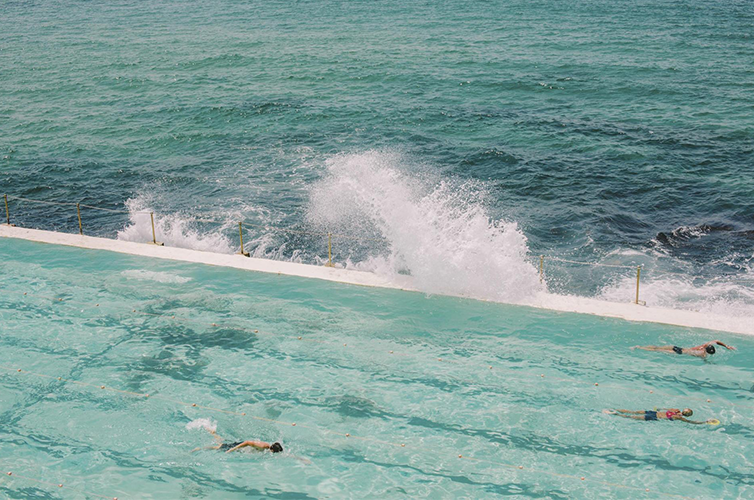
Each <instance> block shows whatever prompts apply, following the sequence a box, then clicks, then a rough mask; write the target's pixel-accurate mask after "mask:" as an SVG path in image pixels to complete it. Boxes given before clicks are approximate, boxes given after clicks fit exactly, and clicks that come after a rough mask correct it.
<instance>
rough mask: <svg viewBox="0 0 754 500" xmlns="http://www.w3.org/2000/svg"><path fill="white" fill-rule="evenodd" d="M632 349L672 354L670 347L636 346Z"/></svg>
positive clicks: (671, 347)
mask: <svg viewBox="0 0 754 500" xmlns="http://www.w3.org/2000/svg"><path fill="white" fill-rule="evenodd" d="M634 349H642V350H644V351H659V352H674V351H673V346H672V345H637V346H634Z"/></svg>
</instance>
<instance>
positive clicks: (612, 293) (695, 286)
mask: <svg viewBox="0 0 754 500" xmlns="http://www.w3.org/2000/svg"><path fill="white" fill-rule="evenodd" d="M697 281H698V280H697ZM752 283H754V280H752V281H751V282H750V283H748V285H749V286H747V283H745V282H744V283H742V282H740V281H737V280H736V279H724V278H717V279H712V280H707V281H706V282H695V280H694V278H693V277H691V276H680V275H679V276H673V277H668V276H664V277H663V276H660V277H657V278H649V279H644V280H642V282H641V288H640V296H641V300H643V301H645V302H646V303H647V305H648V306H655V307H667V308H671V309H682V310H690V311H698V312H703V313H708V314H714V315H717V316H729V317H742V318H743V317H754V288H752V287H751V284H752ZM635 290H636V280H635V278H632V277H625V278H622V279H620V280H618V281H617V282H616V283H614V284H612V285H609V286H607V287H605V288H604V289H603V290H602V291H601V293H600V294H599V298H601V299H604V300H608V301H611V302H626V301H627V299H628V298H630V297H632V296H633V294H634V293H635Z"/></svg>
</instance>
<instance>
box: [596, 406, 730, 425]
mask: <svg viewBox="0 0 754 500" xmlns="http://www.w3.org/2000/svg"><path fill="white" fill-rule="evenodd" d="M602 413H606V414H608V415H616V416H618V417H623V418H633V419H634V420H647V421H649V420H680V421H681V422H686V423H689V424H709V425H719V424H720V421H719V420H717V419H714V418H711V419H709V420H705V421H704V422H697V421H695V420H689V419H687V418H686V417H690V416H691V415H693V414H694V411H693V410H691V409H690V408H684V409H683V410H679V409H678V408H655V409H654V410H646V411H631V410H602Z"/></svg>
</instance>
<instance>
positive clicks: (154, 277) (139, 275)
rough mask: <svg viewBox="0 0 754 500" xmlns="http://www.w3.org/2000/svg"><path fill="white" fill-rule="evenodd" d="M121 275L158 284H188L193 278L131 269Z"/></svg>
mask: <svg viewBox="0 0 754 500" xmlns="http://www.w3.org/2000/svg"><path fill="white" fill-rule="evenodd" d="M120 274H121V275H123V276H125V277H127V278H131V279H137V280H145V281H156V282H158V283H188V282H189V281H191V278H187V277H185V276H178V275H177V274H171V273H166V272H162V271H147V270H146V269H129V270H127V271H123V272H122V273H120Z"/></svg>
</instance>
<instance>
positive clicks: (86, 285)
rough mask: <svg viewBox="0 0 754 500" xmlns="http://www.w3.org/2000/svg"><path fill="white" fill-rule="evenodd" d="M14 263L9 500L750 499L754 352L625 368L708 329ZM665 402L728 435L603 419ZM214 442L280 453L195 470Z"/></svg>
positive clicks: (743, 347)
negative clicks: (655, 347) (262, 444)
mask: <svg viewBox="0 0 754 500" xmlns="http://www.w3.org/2000/svg"><path fill="white" fill-rule="evenodd" d="M0 255H2V256H3V258H2V259H1V260H0V282H1V283H2V289H3V293H2V294H0V325H2V335H0V352H2V359H1V360H0V470H2V471H3V472H4V474H2V475H0V496H2V497H3V498H13V499H15V498H19V499H26V498H113V497H118V498H160V499H162V498H249V497H254V498H258V497H274V498H363V497H368V498H421V497H426V498H483V497H487V496H489V497H493V496H499V495H515V496H517V497H520V498H523V497H531V498H595V499H596V498H606V497H610V498H626V499H629V498H751V497H752V496H753V495H754V474H752V468H751V467H752V460H753V459H754V456H753V455H752V447H751V439H752V436H754V419H753V418H752V409H753V408H754V393H752V390H754V388H753V387H752V384H754V369H752V366H754V355H753V354H752V353H754V340H753V339H752V337H750V336H739V335H732V334H731V335H726V334H721V333H717V334H715V335H719V336H720V339H721V340H723V341H725V342H727V343H729V344H732V345H734V346H735V347H737V348H738V350H737V351H724V350H723V349H722V348H721V352H719V353H718V354H716V355H715V356H714V357H713V358H712V359H710V360H709V361H703V360H700V359H695V358H691V357H687V356H676V355H666V354H661V353H650V352H645V351H636V350H631V346H633V345H635V344H675V345H681V346H690V345H696V344H699V343H701V342H703V341H707V340H710V339H711V335H713V334H712V333H710V332H705V331H700V330H691V329H687V328H677V327H670V326H662V325H651V324H637V323H627V322H624V321H620V320H616V319H610V318H599V317H595V316H584V315H578V314H567V313H556V312H552V311H545V310H539V309H531V308H526V307H520V306H510V305H504V304H495V303H489V302H481V301H473V300H467V299H460V298H451V297H441V296H433V297H427V296H425V295H424V294H421V293H409V292H401V291H398V290H387V289H373V288H366V287H358V286H348V285H343V284H337V283H329V282H323V281H317V280H307V279H302V278H296V277H288V276H278V275H274V274H272V275H271V274H261V273H250V272H244V271H239V270H234V269H224V268H218V267H211V266H202V265H194V264H187V263H177V262H171V261H164V260H154V259H147V258H142V257H133V256H127V255H121V254H115V253H109V252H103V251H90V250H82V249H76V248H68V247H58V246H54V245H44V244H38V243H31V242H25V241H14V240H8V239H0ZM723 351H724V352H723ZM19 370H20V371H19ZM58 377H60V379H59V378H58ZM146 395H148V396H146ZM194 405H196V406H194ZM654 407H671V408H685V407H690V408H692V409H693V410H694V412H695V415H694V418H697V419H699V420H706V419H710V418H717V419H719V420H720V422H721V423H720V425H717V426H711V425H698V426H696V425H690V424H685V423H682V422H638V421H633V420H628V419H620V418H617V417H613V416H610V415H606V414H604V413H602V410H603V409H607V408H627V409H632V410H642V409H646V410H651V409H652V408H654ZM294 423H295V424H296V425H295V426H294V425H293V424H294ZM205 427H210V428H216V430H217V433H218V434H219V435H220V436H222V437H223V438H225V439H226V441H227V442H232V441H240V440H245V439H262V440H266V441H270V442H272V441H279V442H281V443H282V444H283V447H284V449H285V451H284V452H283V453H281V454H276V455H272V454H270V453H237V454H229V455H227V454H223V453H219V452H216V451H200V452H197V453H191V450H192V449H194V448H197V447H205V446H211V445H212V444H213V440H212V437H211V436H210V435H209V434H208V433H207V432H206V431H205ZM402 445H405V446H402ZM519 467H522V468H519ZM6 472H12V473H13V474H12V475H11V476H8V475H7V474H5V473H6ZM582 478H583V479H582ZM40 481H44V483H41V482H40ZM58 484H62V485H63V486H62V487H59V486H57V485H58ZM97 495H99V496H97Z"/></svg>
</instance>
